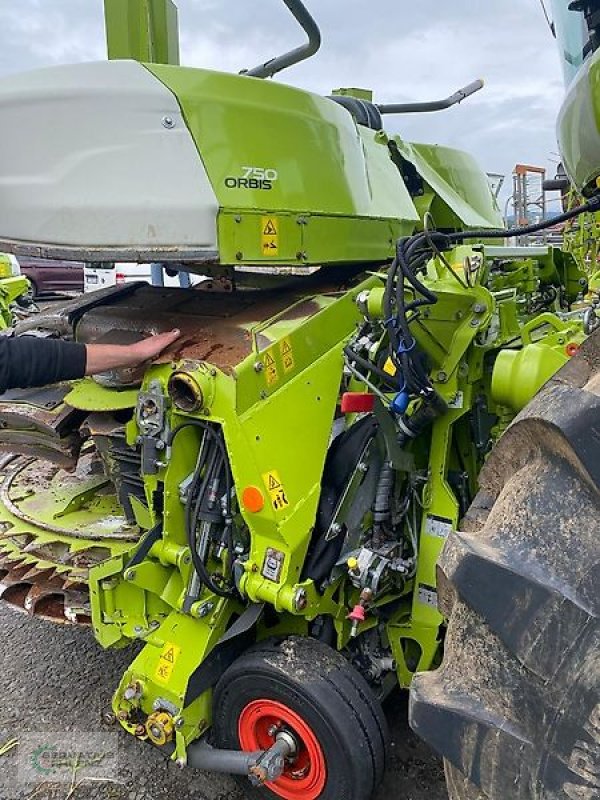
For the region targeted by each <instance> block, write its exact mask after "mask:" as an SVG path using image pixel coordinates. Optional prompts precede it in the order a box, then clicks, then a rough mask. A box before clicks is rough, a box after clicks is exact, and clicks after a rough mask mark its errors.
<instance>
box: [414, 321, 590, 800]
mask: <svg viewBox="0 0 600 800" xmlns="http://www.w3.org/2000/svg"><path fill="white" fill-rule="evenodd" d="M599 365H600V333H599V334H596V335H594V336H593V337H591V338H590V339H589V340H588V341H587V342H586V344H585V345H584V347H583V348H582V350H581V351H580V353H579V355H578V356H577V357H576V358H575V359H573V360H572V361H571V362H570V363H569V364H568V365H567V366H565V368H563V370H561V371H560V372H559V373H558V374H557V375H556V376H555V378H554V379H552V381H551V382H550V383H549V384H547V385H546V386H545V387H544V389H543V390H542V391H541V392H540V394H539V395H538V396H537V397H536V398H535V399H534V400H533V402H532V403H531V404H530V405H529V406H528V407H527V408H526V409H525V410H524V411H523V412H522V413H521V414H520V415H519V416H518V417H517V419H516V420H515V422H514V423H513V424H512V425H511V427H510V428H509V429H508V431H507V432H506V434H505V435H504V436H503V437H502V439H501V440H500V442H499V443H498V445H497V447H496V448H495V450H494V452H493V453H492V455H491V457H490V459H489V461H488V463H487V464H486V467H485V469H484V470H483V472H482V475H481V481H480V484H481V491H480V493H479V495H478V496H477V498H476V499H475V502H474V504H473V507H472V508H471V510H470V511H469V513H468V515H467V518H466V520H465V521H464V523H463V525H462V526H461V527H462V528H463V530H462V531H461V532H460V533H455V534H452V535H451V536H450V538H449V540H448V542H447V544H446V547H445V549H444V553H443V556H442V558H441V561H440V568H439V576H438V579H439V583H438V591H439V597H440V607H441V609H442V611H443V613H444V615H445V616H446V617H447V618H448V619H449V624H448V631H447V636H446V642H445V653H444V661H443V664H442V667H441V668H440V669H439V670H438V671H437V672H433V673H430V674H429V675H420V676H418V677H417V678H416V679H415V682H414V686H413V689H412V693H411V704H410V719H411V725H412V727H413V729H414V730H415V731H416V733H418V734H419V735H420V736H422V737H423V738H424V739H425V740H426V741H427V742H428V743H429V744H430V745H431V746H432V747H433V748H434V749H435V750H437V751H438V752H439V753H440V754H441V755H442V756H444V758H445V760H446V775H447V783H448V792H449V795H450V798H451V800H484V799H486V798H487V799H489V800H509V799H510V800H599V799H600V624H599V616H600V491H599V487H600V398H599V396H598V395H600V370H599Z"/></svg>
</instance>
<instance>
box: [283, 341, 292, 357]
mask: <svg viewBox="0 0 600 800" xmlns="http://www.w3.org/2000/svg"><path fill="white" fill-rule="evenodd" d="M291 351H292V346H291V344H290V343H289V342H288V341H284V342H282V343H281V355H282V356H285V355H287V354H288V353H291Z"/></svg>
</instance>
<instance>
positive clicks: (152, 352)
mask: <svg viewBox="0 0 600 800" xmlns="http://www.w3.org/2000/svg"><path fill="white" fill-rule="evenodd" d="M180 336H181V331H179V330H177V329H175V330H173V331H168V332H167V333H157V334H155V335H153V336H149V337H148V338H147V339H142V341H141V342H136V343H135V344H133V345H130V348H129V349H130V350H131V351H132V353H131V355H132V357H133V358H134V359H135V363H138V364H143V363H144V362H145V361H152V360H153V359H155V358H157V356H159V355H160V354H161V353H162V352H163V350H166V349H167V347H169V346H170V345H172V344H173V342H176V341H177V339H179V337H180Z"/></svg>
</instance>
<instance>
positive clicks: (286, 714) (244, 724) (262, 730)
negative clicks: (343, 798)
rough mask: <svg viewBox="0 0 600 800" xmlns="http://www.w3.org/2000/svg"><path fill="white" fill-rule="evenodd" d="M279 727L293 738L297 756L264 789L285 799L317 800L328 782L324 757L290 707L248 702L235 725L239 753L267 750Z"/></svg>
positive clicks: (300, 718) (310, 730) (306, 728)
mask: <svg viewBox="0 0 600 800" xmlns="http://www.w3.org/2000/svg"><path fill="white" fill-rule="evenodd" d="M281 727H283V728H284V729H287V730H289V731H290V732H291V733H292V734H293V735H294V738H295V740H296V742H297V743H298V753H297V755H296V756H295V757H294V759H293V761H292V762H290V763H286V768H285V771H284V773H283V775H282V776H281V777H280V778H278V779H277V780H276V781H274V782H273V783H268V784H267V786H268V787H269V789H270V790H271V791H272V792H274V793H275V794H277V795H279V797H283V798H284V800H317V798H318V797H319V795H320V794H321V792H322V791H323V789H324V787H325V781H326V780H327V767H326V766H325V756H324V755H323V750H322V748H321V745H320V744H319V740H318V739H317V737H316V736H315V734H314V733H313V731H312V729H311V727H310V726H309V725H307V724H306V722H305V721H304V720H303V719H302V717H300V716H299V715H298V714H296V712H295V711H292V710H291V708H288V707H287V706H284V705H283V704H282V703H277V702H276V701H275V700H254V701H253V702H252V703H249V704H248V705H247V706H246V707H245V708H244V709H243V711H242V713H241V714H240V719H239V722H238V735H239V738H240V744H241V746H242V750H245V751H246V752H254V751H256V750H268V749H269V748H270V747H271V745H272V744H273V742H274V741H275V734H274V731H276V730H277V729H279V728H281Z"/></svg>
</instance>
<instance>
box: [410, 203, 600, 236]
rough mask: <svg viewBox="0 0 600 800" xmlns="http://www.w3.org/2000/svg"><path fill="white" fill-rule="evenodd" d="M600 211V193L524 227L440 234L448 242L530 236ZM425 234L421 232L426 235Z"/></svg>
mask: <svg viewBox="0 0 600 800" xmlns="http://www.w3.org/2000/svg"><path fill="white" fill-rule="evenodd" d="M596 211H600V195H595V196H594V197H592V198H590V199H589V200H588V201H587V203H584V204H583V205H581V206H577V207H576V208H572V209H571V210H570V211H565V212H564V214H559V215H558V216H556V217H552V218H551V219H546V220H542V222H537V223H536V224H535V225H526V226H524V227H522V228H496V229H495V230H485V229H484V230H479V231H458V232H456V233H448V234H439V235H440V236H443V237H444V238H445V239H446V242H461V241H464V240H465V239H499V238H510V237H513V236H530V235H531V234H532V233H539V232H540V231H543V230H546V228H552V227H554V225H560V224H561V223H563V222H568V221H569V220H570V219H573V218H574V217H578V216H579V215H580V214H589V213H594V212H596ZM424 235H425V234H421V236H424Z"/></svg>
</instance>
